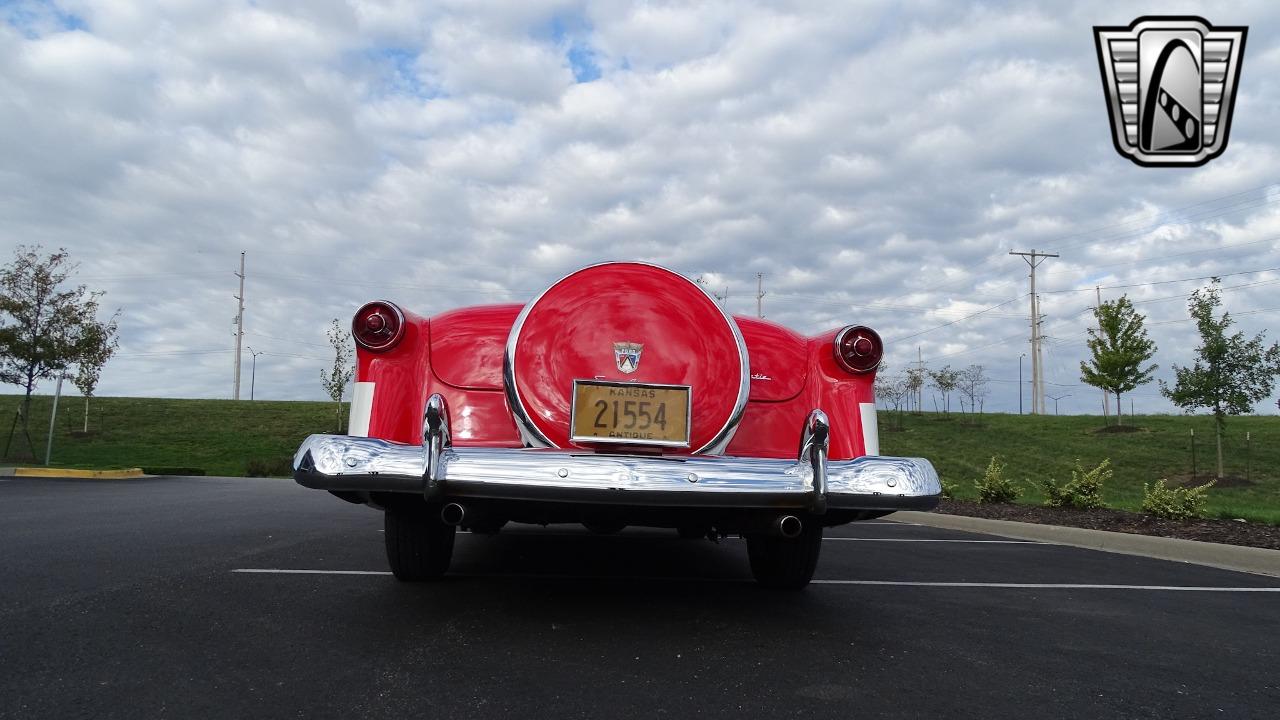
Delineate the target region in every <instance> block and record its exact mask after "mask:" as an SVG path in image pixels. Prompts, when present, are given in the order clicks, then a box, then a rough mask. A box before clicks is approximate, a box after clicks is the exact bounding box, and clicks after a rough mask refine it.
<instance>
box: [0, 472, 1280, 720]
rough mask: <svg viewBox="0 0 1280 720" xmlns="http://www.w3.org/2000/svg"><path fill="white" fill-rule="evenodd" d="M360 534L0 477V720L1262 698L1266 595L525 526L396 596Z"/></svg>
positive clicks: (922, 712)
mask: <svg viewBox="0 0 1280 720" xmlns="http://www.w3.org/2000/svg"><path fill="white" fill-rule="evenodd" d="M381 528H382V523H381V517H380V515H379V514H378V513H376V512H374V511H371V510H369V509H367V508H363V507H358V506H355V505H350V504H347V503H344V502H342V501H340V500H337V499H336V498H332V497H330V496H328V495H327V494H325V493H320V492H314V491H308V490H304V489H302V488H300V487H298V486H296V485H295V484H294V483H293V482H292V481H286V480H247V479H235V478H156V479H144V480H132V481H77V480H43V479H22V478H17V479H10V480H0V542H2V543H3V561H0V562H2V563H3V566H2V569H0V620H2V623H0V717H4V718H27V717H30V718H53V717H57V718H72V717H95V718H97V717H126V718H135V717H177V718H191V717H227V718H246V717H273V718H275V717H307V718H312V717H337V718H359V717H409V716H425V717H431V718H448V717H522V718H528V717H548V718H598V717H645V718H647V717H671V718H683V717H695V716H706V717H735V718H742V717H769V716H788V717H790V716H799V717H833V718H834V717H839V718H863V717H928V716H938V717H982V718H992V717H1009V718H1079V717H1107V718H1113V717H1114V718H1120V717H1123V718H1147V717H1150V718H1173V717H1189V718H1190V717H1195V718H1204V717H1224V718H1273V717H1275V716H1276V714H1277V708H1280V642H1277V641H1278V640H1280V579H1276V578H1267V577H1262V576H1256V575H1249V574H1243V573H1233V572H1228V571H1222V570H1214V569H1209V568H1203V567H1198V566H1192V565H1184V564H1179V563H1172V562H1166V561H1159V560H1150V559H1146V558H1139V557H1133V556H1125V555H1112V554H1106V553H1099V552H1093V551H1089V550H1082V549H1077V548H1070V547H1064V546H1057V545H1049V544H1040V543H1032V542H1019V541H1008V540H1003V539H1000V538H995V537H990V536H980V535H972V534H966V533H959V532H953V531H945V530H937V529H932V528H926V527H921V526H913V525H907V524H902V523H895V522H891V521H874V522H870V523H862V524H858V525H853V526H846V527H843V528H838V529H836V530H835V531H833V532H830V533H829V535H828V537H829V539H828V540H827V541H826V543H825V545H824V549H823V557H822V561H821V563H820V564H819V568H818V575H817V578H818V581H817V582H815V583H814V584H813V585H811V586H810V587H809V588H808V589H807V590H805V591H803V592H801V593H789V592H777V591H768V590H764V589H761V588H758V587H756V586H755V585H754V584H753V583H752V582H751V580H750V572H749V570H748V567H747V560H746V552H745V548H744V547H743V546H742V543H741V541H738V540H733V539H726V540H724V541H723V542H721V543H719V544H713V543H711V542H708V541H685V540H680V539H679V538H677V537H676V535H675V533H674V531H667V532H659V531H630V530H629V531H624V532H623V533H621V534H619V535H616V536H609V537H599V536H593V535H590V534H588V533H586V532H585V531H580V530H578V529H576V528H555V527H553V528H548V529H542V528H533V527H526V526H509V528H508V531H504V532H503V534H501V535H499V536H497V537H484V536H472V535H460V536H459V541H458V545H457V551H456V554H455V559H454V566H453V573H454V574H453V576H451V577H450V578H448V579H447V580H445V581H443V582H440V583H434V584H426V585H404V584H400V583H397V582H396V581H395V580H394V579H392V578H391V577H389V576H388V575H387V574H385V571H386V565H385V561H384V558H383V549H382V534H381ZM298 571H305V572H298Z"/></svg>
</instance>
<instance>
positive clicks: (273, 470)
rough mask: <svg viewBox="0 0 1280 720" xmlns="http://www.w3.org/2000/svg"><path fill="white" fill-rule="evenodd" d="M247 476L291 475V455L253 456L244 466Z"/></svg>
mask: <svg viewBox="0 0 1280 720" xmlns="http://www.w3.org/2000/svg"><path fill="white" fill-rule="evenodd" d="M244 474H245V475H246V476H248V477H293V457H292V456H287V457H276V458H270V459H266V460H264V459H262V458H254V459H252V460H250V461H249V462H248V463H247V464H246V465H245V468H244Z"/></svg>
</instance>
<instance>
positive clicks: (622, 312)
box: [503, 262, 751, 454]
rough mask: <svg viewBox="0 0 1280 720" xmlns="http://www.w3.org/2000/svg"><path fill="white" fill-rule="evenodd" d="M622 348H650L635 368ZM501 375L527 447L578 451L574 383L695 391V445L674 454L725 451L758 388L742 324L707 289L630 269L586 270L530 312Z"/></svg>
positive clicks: (673, 276)
mask: <svg viewBox="0 0 1280 720" xmlns="http://www.w3.org/2000/svg"><path fill="white" fill-rule="evenodd" d="M615 343H635V344H640V345H642V346H643V348H642V350H641V351H640V355H639V362H638V363H637V364H636V366H635V367H634V369H632V368H631V367H630V364H629V362H628V361H627V360H626V359H625V358H624V359H622V360H620V359H619V358H618V357H617V355H616V354H615V351H614V345H615ZM620 365H626V366H627V367H626V369H628V370H631V372H624V370H623V368H622V367H620ZM503 374H504V378H503V379H504V384H505V386H506V392H507V398H508V400H509V401H510V403H511V408H512V411H513V412H514V413H515V415H516V422H517V424H518V425H519V426H520V427H521V430H522V434H523V435H524V436H525V440H526V442H527V443H528V444H530V445H535V446H537V445H541V446H550V447H561V448H564V447H570V446H572V445H574V444H575V443H571V442H570V440H569V410H570V407H569V406H570V403H571V400H572V394H573V381H574V380H609V381H618V382H628V383H661V384H670V385H688V386H689V387H690V392H691V401H690V402H691V413H690V428H689V447H688V448H679V449H673V450H670V449H669V451H670V452H674V453H677V454H681V453H684V454H687V453H710V454H717V453H720V452H723V451H724V447H725V446H726V445H728V443H729V440H730V439H732V437H733V432H734V431H735V430H736V429H737V424H738V422H739V421H740V420H741V417H742V411H743V409H744V408H745V407H746V402H747V393H748V391H749V389H750V382H751V381H750V378H751V371H750V369H749V367H748V364H747V353H746V346H745V345H744V343H743V341H742V335H741V333H740V332H739V331H738V326H737V324H736V323H735V322H734V321H733V319H732V318H731V317H729V316H728V315H726V314H725V313H724V312H723V311H722V310H721V309H720V307H719V306H718V305H716V304H715V302H713V301H712V300H711V298H710V297H708V296H707V294H706V293H705V292H703V290H702V288H700V287H698V286H697V285H696V284H694V283H693V282H691V281H690V280H688V279H687V278H685V277H683V276H681V275H679V274H677V273H674V272H672V271H670V270H667V269H665V268H661V267H658V266H656V265H647V264H644V263H630V262H628V263H605V264H602V265H593V266H591V267H588V268H584V269H582V270H579V271H577V272H575V273H573V274H571V275H569V276H567V277H565V278H563V279H561V280H560V281H559V282H557V283H555V284H554V285H552V286H551V287H550V288H548V289H547V290H546V291H545V292H543V293H542V295H540V296H539V297H538V298H536V299H535V300H534V301H533V302H531V303H529V304H528V305H526V306H525V308H524V310H523V311H522V312H521V314H520V316H519V317H518V318H517V319H516V322H515V325H514V326H513V327H512V328H511V334H510V336H509V337H508V339H507V346H506V352H505V357H504V367H503Z"/></svg>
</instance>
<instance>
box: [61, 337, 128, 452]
mask: <svg viewBox="0 0 1280 720" xmlns="http://www.w3.org/2000/svg"><path fill="white" fill-rule="evenodd" d="M118 315H119V313H116V315H113V316H112V317H111V319H110V320H108V321H107V322H105V323H100V322H94V323H92V324H90V325H89V326H88V327H86V328H85V333H84V335H83V336H82V337H81V339H80V352H79V355H80V359H79V361H78V362H77V363H76V376H75V378H74V380H73V382H75V384H76V387H77V388H79V389H80V394H82V395H84V431H85V432H89V398H91V397H93V392H94V390H96V389H97V387H98V379H99V378H100V377H101V376H102V368H103V367H104V366H106V364H107V361H108V360H110V359H111V356H112V355H114V354H115V352H116V348H117V347H119V345H120V341H119V340H118V339H117V338H116V330H117V328H118V325H117V316H118Z"/></svg>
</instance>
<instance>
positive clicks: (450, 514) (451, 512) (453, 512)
mask: <svg viewBox="0 0 1280 720" xmlns="http://www.w3.org/2000/svg"><path fill="white" fill-rule="evenodd" d="M466 517H467V509H466V508H465V507H463V506H461V505H459V504H458V503H448V504H446V505H445V506H444V507H443V508H441V509H440V520H441V522H443V523H444V524H445V525H461V524H462V521H463V520H464V519H466Z"/></svg>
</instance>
